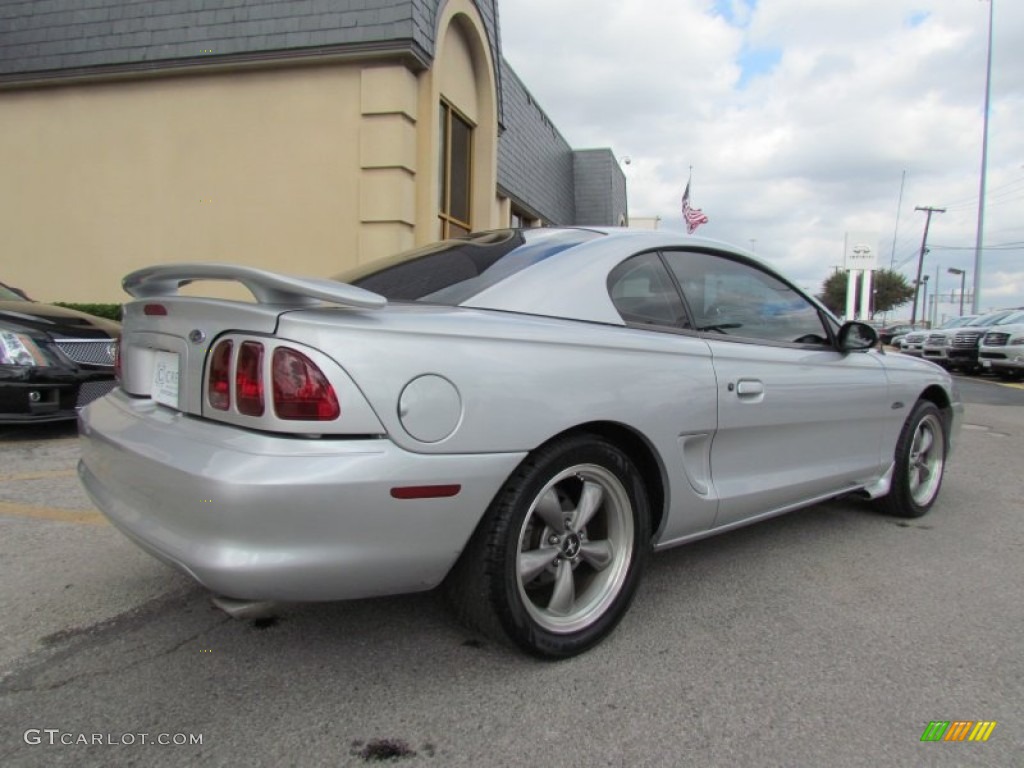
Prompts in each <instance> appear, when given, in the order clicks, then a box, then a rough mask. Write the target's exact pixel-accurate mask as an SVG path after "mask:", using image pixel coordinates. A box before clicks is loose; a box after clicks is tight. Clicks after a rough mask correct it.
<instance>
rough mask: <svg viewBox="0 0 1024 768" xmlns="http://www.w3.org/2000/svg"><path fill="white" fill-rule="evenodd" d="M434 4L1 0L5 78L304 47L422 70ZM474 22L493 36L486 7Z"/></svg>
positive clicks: (414, 0) (387, 0)
mask: <svg viewBox="0 0 1024 768" xmlns="http://www.w3.org/2000/svg"><path fill="white" fill-rule="evenodd" d="M439 5H440V3H439V0H153V1H150V0H22V1H21V2H18V1H17V0H5V2H3V3H0V76H3V77H4V79H6V80H12V79H25V78H26V77H27V76H30V75H33V74H35V75H37V76H38V75H40V74H43V73H48V74H50V75H61V74H67V73H68V71H69V70H72V71H76V72H83V71H85V72H86V73H88V72H89V71H92V70H95V69H97V68H99V69H100V70H101V71H102V70H104V69H110V68H118V69H129V70H130V69H133V68H142V69H145V68H155V65H161V64H162V65H164V66H180V65H183V64H195V63H202V60H203V59H209V58H211V57H229V58H231V57H235V58H237V57H240V56H241V57H246V56H247V57H253V56H258V55H260V54H271V53H273V52H292V53H297V52H299V51H301V49H318V48H319V49H331V48H337V47H341V46H347V47H352V46H355V47H360V46H363V47H373V46H374V45H376V46H378V47H383V46H389V47H399V48H401V47H404V48H407V49H408V51H409V52H410V53H412V54H413V55H414V56H416V57H418V58H420V59H421V60H422V61H423V62H424V63H426V62H428V61H429V60H430V58H431V57H432V56H433V52H434V26H435V25H434V20H435V17H436V13H437V8H438V6H439ZM482 5H484V6H487V8H486V11H487V12H485V11H484V10H483V9H482V10H481V15H482V16H484V17H485V18H486V19H488V20H489V21H490V23H491V29H490V35H491V37H492V40H493V39H494V38H496V32H495V30H494V26H493V25H494V19H495V12H494V8H493V2H483V3H482Z"/></svg>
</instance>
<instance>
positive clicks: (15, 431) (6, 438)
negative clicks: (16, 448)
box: [0, 421, 78, 443]
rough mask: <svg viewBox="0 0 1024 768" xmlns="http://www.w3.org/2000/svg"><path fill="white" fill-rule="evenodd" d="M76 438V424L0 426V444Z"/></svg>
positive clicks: (72, 422) (48, 423)
mask: <svg viewBox="0 0 1024 768" xmlns="http://www.w3.org/2000/svg"><path fill="white" fill-rule="evenodd" d="M77 436H78V422H76V421H51V422H47V423H45V424H0V442H5V443H17V442H29V441H35V440H64V439H66V438H69V437H77Z"/></svg>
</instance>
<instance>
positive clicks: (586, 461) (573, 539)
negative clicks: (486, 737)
mask: <svg viewBox="0 0 1024 768" xmlns="http://www.w3.org/2000/svg"><path fill="white" fill-rule="evenodd" d="M650 538H651V534H650V513H649V509H648V501H647V494H646V492H645V489H644V486H643V483H642V481H641V479H640V475H639V473H638V472H637V470H636V468H635V467H634V466H633V463H632V462H631V461H630V460H629V457H628V456H626V454H625V453H623V452H622V451H621V450H620V449H619V448H617V447H616V446H614V445H613V444H611V443H609V442H607V441H606V440H604V439H602V438H600V437H598V436H596V435H590V434H581V435H576V436H572V437H569V438H566V439H564V440H559V441H557V442H554V443H551V444H549V445H547V446H544V447H542V448H540V449H538V450H537V451H535V452H534V453H533V454H531V455H530V456H529V457H527V458H526V459H525V460H524V461H523V463H522V464H520V466H519V467H518V468H517V469H516V471H515V472H514V473H513V474H512V476H511V477H510V478H509V479H508V480H507V481H506V483H505V485H504V486H503V487H502V489H501V491H500V492H499V493H498V495H497V496H496V497H495V499H494V501H493V502H492V503H491V506H490V507H489V508H488V510H487V512H486V514H485V515H484V518H483V520H481V522H480V525H479V526H478V527H477V530H476V531H475V532H474V534H473V536H472V537H471V539H470V541H469V543H468V544H467V546H466V550H465V551H464V552H463V554H462V556H461V557H460V558H459V562H458V563H457V564H456V566H455V568H453V569H452V572H451V573H450V574H449V575H448V578H447V579H446V581H445V592H446V594H447V597H448V599H449V601H450V603H451V604H452V607H453V608H454V610H455V612H456V614H457V615H458V616H459V618H460V619H461V620H462V621H464V622H465V623H467V624H469V625H470V626H472V627H474V628H475V629H478V630H480V631H482V632H483V633H484V634H487V635H490V636H491V637H492V638H494V639H497V640H500V641H507V642H511V643H512V644H514V645H516V646H518V647H519V648H521V649H522V650H524V651H526V652H527V653H530V654H533V655H535V656H540V657H543V658H550V659H558V658H567V657H569V656H575V655H576V654H579V653H582V652H583V651H586V650H587V649H588V648H591V647H592V646H594V645H596V644H597V643H599V642H600V641H601V640H603V639H604V638H605V637H606V636H607V635H608V634H609V633H610V632H611V631H612V630H613V629H614V628H615V626H616V625H617V624H618V622H619V621H620V620H621V619H622V617H623V616H624V615H625V613H626V611H627V610H628V609H629V605H630V603H631V602H632V600H633V596H634V594H635V593H636V588H637V586H638V585H639V583H640V580H641V577H642V575H643V572H644V569H645V567H646V564H647V560H648V555H649V552H650V549H651V543H650Z"/></svg>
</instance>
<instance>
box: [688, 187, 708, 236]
mask: <svg viewBox="0 0 1024 768" xmlns="http://www.w3.org/2000/svg"><path fill="white" fill-rule="evenodd" d="M683 218H684V219H686V231H687V232H688V233H690V234H691V235H692V234H693V233H694V232H696V231H697V227H699V226H700V225H701V224H707V223H708V217H707V216H705V215H704V211H702V210H701V209H700V208H692V207H690V182H686V191H685V192H683Z"/></svg>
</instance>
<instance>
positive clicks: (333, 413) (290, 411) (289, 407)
mask: <svg viewBox="0 0 1024 768" xmlns="http://www.w3.org/2000/svg"><path fill="white" fill-rule="evenodd" d="M272 368H273V376H274V413H275V414H276V415H277V418H279V419H294V420H307V421H333V420H334V419H336V418H338V416H339V415H340V414H341V407H340V406H339V405H338V398H337V396H336V395H335V394H334V387H332V386H331V383H330V382H329V381H327V377H326V376H324V374H323V373H322V372H321V370H320V369H319V368H317V367H316V363H314V362H313V361H312V360H310V359H309V358H308V357H306V356H305V355H304V354H302V353H301V352H298V351H296V350H294V349H289V348H288V347H278V348H277V349H275V350H274V359H273V365H272Z"/></svg>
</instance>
